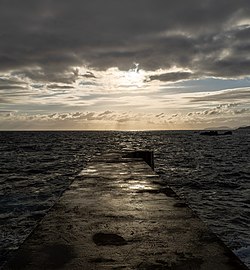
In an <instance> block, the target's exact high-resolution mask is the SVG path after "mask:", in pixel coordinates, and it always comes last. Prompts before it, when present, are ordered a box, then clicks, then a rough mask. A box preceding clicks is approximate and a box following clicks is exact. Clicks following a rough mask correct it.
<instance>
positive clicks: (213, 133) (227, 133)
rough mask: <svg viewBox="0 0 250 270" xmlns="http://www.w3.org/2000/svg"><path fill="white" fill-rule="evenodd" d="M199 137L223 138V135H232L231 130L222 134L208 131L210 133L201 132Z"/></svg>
mask: <svg viewBox="0 0 250 270" xmlns="http://www.w3.org/2000/svg"><path fill="white" fill-rule="evenodd" d="M200 135H205V136H223V135H233V132H232V131H231V130H228V131H225V132H223V133H219V132H218V131H217V130H210V131H202V132H201V133H200Z"/></svg>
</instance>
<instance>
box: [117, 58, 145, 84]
mask: <svg viewBox="0 0 250 270" xmlns="http://www.w3.org/2000/svg"><path fill="white" fill-rule="evenodd" d="M134 65H135V67H134V68H131V69H129V70H128V71H125V72H124V76H123V78H122V84H124V85H127V86H131V87H142V86H143V84H144V80H145V71H144V70H142V69H139V64H138V63H134Z"/></svg>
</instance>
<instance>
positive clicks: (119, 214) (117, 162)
mask: <svg viewBox="0 0 250 270" xmlns="http://www.w3.org/2000/svg"><path fill="white" fill-rule="evenodd" d="M4 269H20V270H21V269H86V270H87V269H88V270H92V269H145V270H151V269H152V270H155V269H171V270H182V269H183V270H193V269H201V270H203V269H204V270H206V269H209V270H210V269H211V270H217V269H218V270H224V269H228V270H240V269H248V268H247V267H245V266H244V265H243V263H241V261H240V260H239V259H238V258H237V257H236V256H235V255H234V254H233V253H232V252H231V251H230V249H228V248H227V247H226V246H225V245H224V244H223V243H222V242H221V241H220V240H219V239H218V238H217V237H216V236H215V235H214V234H213V233H212V232H211V231H210V230H209V229H208V228H207V226H206V225H204V223H203V222H201V220H200V219H199V218H198V217H197V216H196V215H195V213H194V212H193V211H192V210H191V209H190V208H189V207H188V206H187V205H186V203H185V202H183V201H181V200H180V199H179V198H178V196H177V195H176V194H175V192H174V191H173V190H172V189H171V188H169V187H166V186H163V185H162V181H161V179H160V178H159V176H158V175H156V174H155V173H154V172H153V171H152V169H151V168H150V167H149V165H148V164H146V163H145V162H144V161H143V160H142V159H140V158H122V157H121V155H120V154H115V153H113V154H107V155H103V156H100V157H97V158H93V160H92V161H91V162H89V164H88V166H87V168H86V169H85V170H83V171H82V172H81V174H80V175H79V176H78V178H77V179H76V180H75V181H74V182H73V183H72V184H71V186H70V187H69V189H68V190H66V191H65V192H64V194H63V195H62V197H61V198H60V200H59V201H58V202H57V203H56V204H55V205H54V207H53V208H52V209H51V210H50V211H49V213H48V214H47V215H46V216H45V218H44V219H43V220H42V221H41V222H40V224H39V225H38V226H37V227H36V229H35V230H34V231H33V233H32V234H31V235H30V236H29V237H28V239H27V240H26V241H25V243H24V244H23V245H22V246H21V247H20V249H19V250H18V251H17V253H16V254H15V256H14V257H13V258H12V259H11V260H10V261H9V262H8V263H7V264H6V265H5V268H4Z"/></svg>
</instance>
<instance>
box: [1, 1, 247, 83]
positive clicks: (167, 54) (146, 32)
mask: <svg viewBox="0 0 250 270" xmlns="http://www.w3.org/2000/svg"><path fill="white" fill-rule="evenodd" d="M249 7H250V3H249V0H237V1H235V0H220V1H215V0H203V1H200V0H190V1H183V0H174V1H173V0H171V1H170V0H127V1H121V0H105V1H103V0H91V1H87V0H72V1H68V0H53V1H52V0H41V1H39V0H37V1H34V0H26V1H20V0H8V1H2V3H1V8H0V39H1V42H0V69H1V70H2V71H4V70H13V69H15V70H17V69H18V70H19V71H18V72H19V73H18V74H16V75H19V76H21V75H23V76H27V77H29V78H31V79H33V80H38V81H44V82H46V81H51V82H55V83H59V82H60V83H72V82H74V80H75V79H76V77H77V76H78V74H77V73H75V72H74V70H72V69H71V67H72V66H77V65H88V66H90V67H93V68H95V69H106V68H108V67H111V66H118V67H119V68H121V69H129V68H130V67H131V64H132V63H133V62H134V61H136V62H138V63H140V66H141V67H142V68H144V69H148V70H154V69H158V68H168V67H171V66H174V65H176V66H180V67H185V68H186V67H187V68H190V69H192V70H193V71H194V72H197V73H198V72H199V73H200V74H203V75H212V76H229V77H230V76H239V75H249V67H250V66H249V61H248V60H246V57H247V55H249V44H250V35H249V32H250V30H249V28H247V26H245V27H243V26H239V27H237V25H236V22H237V21H239V20H240V19H244V18H246V19H247V18H249V16H250V11H249ZM225 49H228V54H224V50H225ZM27 68H30V69H29V70H28V69H27ZM37 68H39V69H37ZM20 70H21V71H20ZM86 76H92V75H91V74H90V73H88V74H85V77H86ZM164 76H169V75H162V77H161V78H158V79H162V78H163V80H164ZM184 77H185V76H184ZM93 78H94V77H93ZM151 79H152V78H151ZM153 79H156V78H153ZM170 80H172V79H170Z"/></svg>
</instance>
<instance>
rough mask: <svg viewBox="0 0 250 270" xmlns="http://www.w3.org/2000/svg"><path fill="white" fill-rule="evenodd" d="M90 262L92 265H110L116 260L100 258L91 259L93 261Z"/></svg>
mask: <svg viewBox="0 0 250 270" xmlns="http://www.w3.org/2000/svg"><path fill="white" fill-rule="evenodd" d="M89 262H92V263H109V262H115V260H113V259H106V258H102V257H99V258H94V259H91V260H89Z"/></svg>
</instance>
